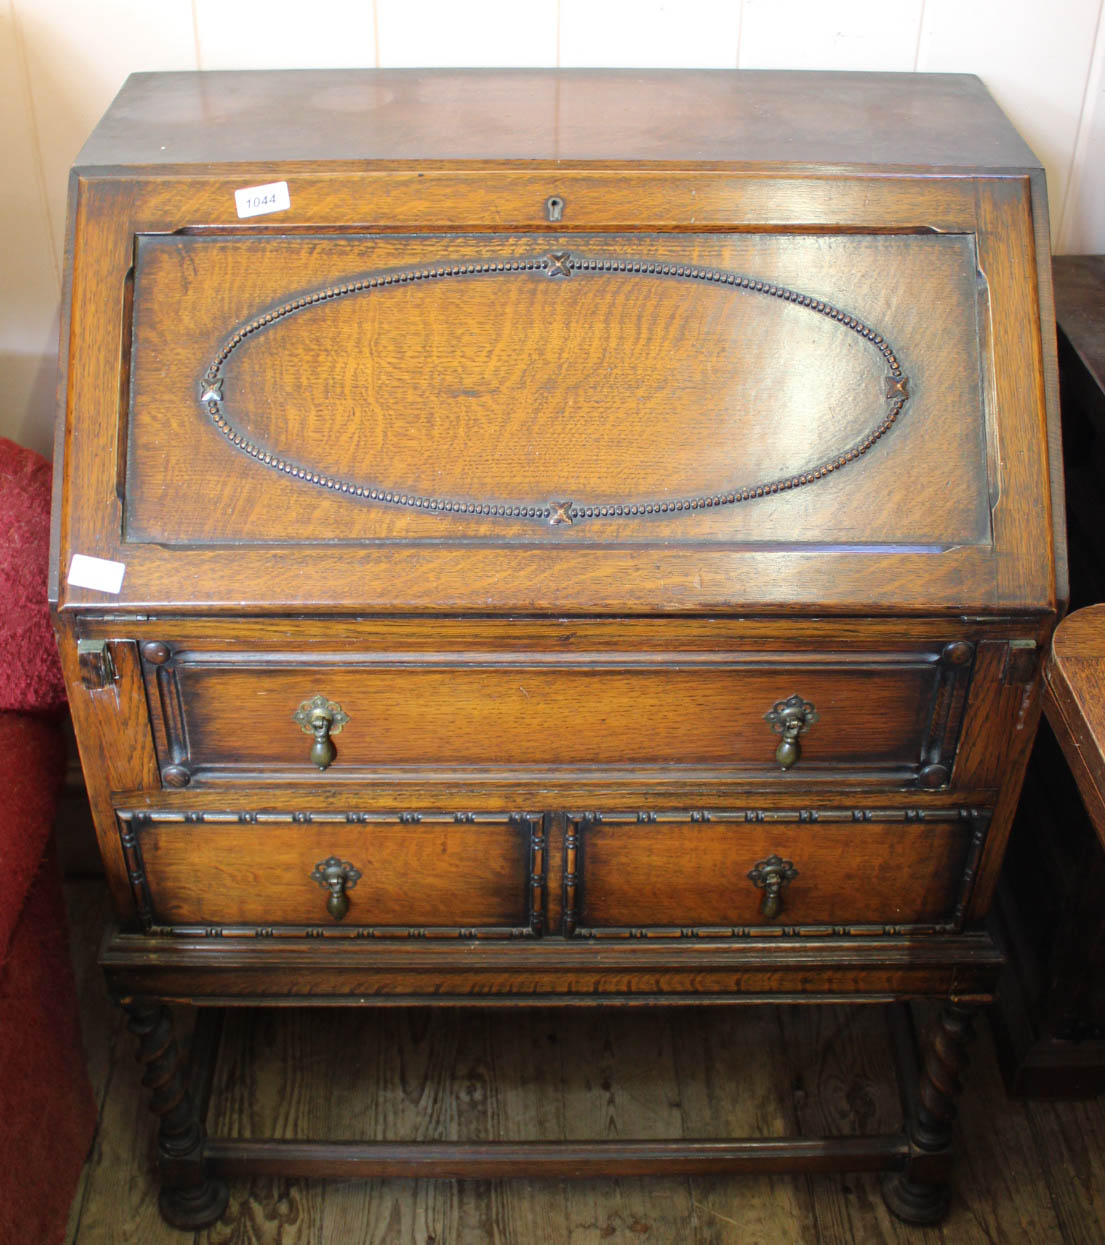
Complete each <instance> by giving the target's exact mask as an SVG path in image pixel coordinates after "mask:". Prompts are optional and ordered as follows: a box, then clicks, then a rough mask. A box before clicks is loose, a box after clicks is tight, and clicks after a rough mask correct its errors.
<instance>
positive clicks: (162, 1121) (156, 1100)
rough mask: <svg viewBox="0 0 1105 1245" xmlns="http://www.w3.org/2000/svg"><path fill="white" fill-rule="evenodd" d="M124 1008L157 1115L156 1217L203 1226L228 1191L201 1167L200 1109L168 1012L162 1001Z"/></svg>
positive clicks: (185, 1225)
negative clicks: (158, 1210) (158, 1189)
mask: <svg viewBox="0 0 1105 1245" xmlns="http://www.w3.org/2000/svg"><path fill="white" fill-rule="evenodd" d="M125 1010H126V1012H127V1016H128V1020H127V1027H128V1028H129V1029H130V1031H131V1032H132V1033H133V1034H134V1035H135V1036H136V1037H137V1038H138V1058H139V1060H140V1061H141V1062H142V1063H144V1064H145V1065H146V1072H145V1075H144V1076H143V1077H142V1084H143V1085H144V1086H145V1087H146V1088H147V1089H148V1090H149V1091H150V1110H151V1111H152V1112H153V1113H154V1115H156V1116H157V1118H158V1128H157V1159H158V1169H159V1172H160V1175H161V1181H162V1186H163V1187H162V1190H161V1194H160V1197H159V1199H158V1200H159V1205H160V1208H161V1214H162V1217H163V1218H164V1219H165V1221H166V1222H167V1223H170V1224H172V1225H173V1227H175V1228H193V1229H197V1228H206V1227H209V1226H210V1225H211V1224H213V1223H214V1222H215V1221H216V1220H217V1219H219V1218H220V1217H221V1216H222V1213H223V1211H224V1210H226V1203H227V1198H228V1191H227V1187H226V1184H225V1183H224V1182H223V1181H221V1180H213V1179H212V1178H211V1177H210V1176H208V1175H206V1174H205V1172H204V1166H203V1143H204V1139H205V1132H204V1127H203V1119H202V1115H201V1109H200V1105H199V1104H197V1103H196V1102H195V1101H194V1100H193V1097H192V1094H191V1093H190V1092H189V1088H188V1080H187V1076H186V1069H185V1065H184V1060H183V1058H182V1057H181V1053H180V1047H179V1046H178V1045H177V1041H176V1035H175V1034H174V1032H173V1018H172V1014H171V1012H170V1011H169V1009H168V1008H167V1007H162V1006H160V1005H156V1004H155V1005H149V1004H145V1003H131V1004H126V1005H125Z"/></svg>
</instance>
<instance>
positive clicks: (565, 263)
mask: <svg viewBox="0 0 1105 1245" xmlns="http://www.w3.org/2000/svg"><path fill="white" fill-rule="evenodd" d="M545 259H546V261H547V263H548V267H547V268H546V269H545V275H546V276H547V277H570V276H571V275H572V268H571V261H572V256H571V252H569V251H551V252H550V253H549V254H548V255H546V256H545Z"/></svg>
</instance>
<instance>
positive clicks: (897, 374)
mask: <svg viewBox="0 0 1105 1245" xmlns="http://www.w3.org/2000/svg"><path fill="white" fill-rule="evenodd" d="M527 272H528V273H533V274H535V275H540V274H543V275H545V276H546V277H548V278H550V279H553V280H561V281H562V280H566V279H568V278H570V277H572V276H574V275H576V274H592V275H599V274H604V273H619V274H623V275H626V276H645V277H660V278H674V279H676V280H685V281H699V282H703V283H705V284H708V285H718V286H728V287H730V288H732V289H734V290H739V291H743V292H746V293H750V294H758V295H761V296H763V297H767V298H775V299H780V300H781V301H783V302H787V303H792V304H794V305H795V306H798V307H802V308H804V309H807V310H809V311H812V312H814V313H816V314H817V315H822V316H825V317H827V318H828V319H830V320H833V321H835V322H836V323H838V324H840V325H841V326H842V327H843V328H846V329H848V330H850V331H851V332H853V333H855V334H856V335H857V336H858V337H859V338H860V339H861V340H863V341H865V342H867V343H868V344H869V345H870V346H872V347H873V348H874V349H875V350H877V351H878V352H879V354H880V355H881V356H882V359H883V362H884V363H885V365H886V369H887V376H886V392H885V395H884V396H885V400H886V401H887V402H888V403H889V407H888V408H887V409H886V410H885V413H884V414H883V416H882V418H881V419H880V420H879V421H878V422H877V423H876V424H875V426H874V427H872V428H870V429H869V430H868V431H867V432H866V433H865V434H864V435H863V436H862V437H860V438H859V439H858V440H856V441H854V442H853V443H852V444H850V445H848V446H846V447H845V448H844V449H842V450H840V451H838V452H837V453H835V454H832V455H830V456H829V457H828V458H825V459H823V460H821V461H819V462H817V463H815V464H813V465H812V466H810V467H807V468H806V469H805V470H804V471H800V472H797V473H794V474H792V475H785V476H781V477H778V478H776V479H773V480H765V481H762V482H758V483H754V484H747V485H741V486H739V487H735V488H732V489H728V490H725V491H722V492H716V493H704V494H691V495H688V496H685V497H677V498H668V499H663V500H656V499H654V500H642V501H622V502H613V503H606V504H588V503H587V502H580V501H574V500H549V501H548V502H545V503H525V502H488V501H473V500H461V499H456V498H449V497H437V496H432V495H428V494H419V493H413V492H404V491H401V490H396V489H388V488H385V487H383V486H380V485H371V484H358V483H357V482H356V481H353V480H346V479H342V478H340V477H338V476H334V475H328V474H327V473H325V472H321V471H312V470H311V469H310V468H309V467H304V466H302V465H301V464H299V463H294V462H291V461H290V460H288V459H286V458H282V457H281V456H280V455H278V454H275V453H273V452H272V451H270V450H266V449H265V448H264V446H262V445H258V444H257V442H256V441H254V440H252V439H251V438H250V437H248V436H246V435H245V434H244V433H242V432H240V431H239V430H238V429H237V428H236V427H235V426H234V424H233V422H232V421H231V420H230V418H228V416H227V413H226V410H225V402H226V397H225V395H224V393H223V385H224V381H225V366H226V363H227V361H228V360H229V359H230V358H231V356H232V355H233V354H234V352H235V351H236V350H237V349H238V348H239V347H240V346H241V345H242V343H243V342H245V341H246V340H247V339H248V338H249V337H251V336H252V335H253V334H254V333H257V332H258V331H260V330H261V329H265V328H268V327H269V326H270V325H272V324H275V323H277V322H279V321H280V320H282V319H284V318H285V317H287V316H290V315H294V314H295V313H296V312H299V311H303V310H305V309H306V308H310V307H313V306H317V305H318V304H319V303H324V302H329V301H331V300H334V299H338V298H347V297H349V296H350V295H355V294H363V293H367V292H369V291H371V290H378V289H385V288H388V287H391V286H402V285H410V284H417V283H419V282H433V281H441V280H445V279H449V278H452V279H458V278H459V279H464V278H469V277H487V276H503V275H508V274H511V273H527ZM199 400H200V404H201V406H202V407H203V409H204V410H205V411H206V412H207V415H208V416H209V417H210V419H211V422H212V424H213V425H214V427H215V428H216V429H217V430H218V431H219V433H221V434H222V436H223V437H225V438H226V440H227V441H228V442H229V443H230V444H231V445H232V446H234V447H235V449H237V450H239V451H241V452H242V453H243V454H247V455H248V456H249V457H250V458H253V459H254V460H256V461H257V462H258V463H260V464H262V465H263V466H265V467H269V468H271V469H272V470H274V471H278V472H281V473H283V474H284V475H287V476H290V477H292V478H293V479H297V480H302V481H304V482H305V483H307V484H312V485H315V486H317V487H318V488H322V489H326V490H328V491H330V492H333V493H338V494H342V495H344V496H348V497H353V498H357V499H360V500H364V501H368V502H374V503H380V504H383V505H388V506H399V507H402V508H405V509H408V510H421V511H424V512H426V513H430V514H449V515H467V516H474V517H483V518H496V519H525V520H535V521H538V522H543V523H545V524H548V525H549V526H551V527H559V526H561V525H570V524H573V523H576V522H579V521H581V520H593V519H618V518H638V517H651V516H659V517H670V516H672V515H674V514H681V513H685V512H687V511H695V510H707V509H713V508H716V507H721V506H733V505H737V504H739V503H741V502H746V501H753V500H755V499H756V498H760V497H767V496H771V495H773V494H777V493H784V492H788V491H791V490H793V489H797V488H802V487H804V486H806V485H809V484H813V483H815V482H816V481H817V480H821V479H823V478H824V477H825V476H828V475H831V474H832V473H833V472H836V471H840V470H841V469H843V468H844V467H847V466H849V465H850V464H851V463H854V462H856V461H857V460H858V459H859V458H861V457H862V456H863V455H864V454H866V453H867V451H868V450H869V449H870V448H871V447H872V446H873V445H874V444H875V443H876V442H877V441H879V440H881V439H882V438H883V437H884V436H885V435H886V434H887V433H888V432H889V431H890V429H891V428H893V426H894V424H895V423H896V422H897V420H898V416H899V415H900V414H901V412H902V409H903V408H904V406H905V404H906V402H907V401H908V400H909V378H908V377H907V376H906V375H905V374H904V373H903V372H902V368H901V364H900V362H899V360H898V355H897V352H896V351H895V350H894V348H893V347H892V346H891V345H890V343H889V342H888V341H887V340H886V338H885V337H884V336H883V335H882V334H880V333H877V332H876V331H875V330H874V329H873V328H871V327H870V325H867V324H865V323H864V322H863V321H862V320H859V319H857V318H856V317H855V316H853V315H850V314H849V313H848V312H846V311H842V310H841V309H840V308H839V307H834V306H833V305H832V304H831V303H827V302H825V301H824V300H823V299H818V298H814V297H813V296H812V295H810V294H802V293H800V292H799V291H797V290H792V289H789V288H788V287H786V286H782V285H776V284H774V283H772V282H770V281H762V280H757V279H756V278H754V277H748V276H743V275H741V274H740V273H735V272H728V271H727V270H725V269H722V268H703V267H700V266H698V265H695V264H676V263H670V262H666V261H659V260H646V259H618V258H601V259H600V258H592V257H588V256H582V255H574V254H572V253H571V252H569V251H553V252H550V253H549V254H547V255H544V256H540V257H526V258H519V259H487V260H470V261H467V262H464V263H455V264H430V265H426V266H422V267H415V268H407V269H401V270H397V271H388V272H378V273H372V274H369V275H366V276H363V277H358V278H356V279H354V280H351V281H348V282H345V283H344V284H340V285H334V286H327V287H326V288H324V289H321V290H316V291H314V292H312V293H309V294H303V295H300V296H299V297H297V298H294V299H291V300H289V301H288V302H286V303H283V304H282V305H281V306H279V307H277V308H276V309H275V310H273V311H268V312H265V313H264V314H263V315H260V316H257V317H256V318H254V319H252V320H249V321H247V322H246V323H245V324H242V325H240V326H239V327H238V328H236V329H235V330H234V332H233V333H232V334H231V335H230V337H229V338H228V339H227V340H226V342H225V344H224V345H223V346H222V348H221V349H220V350H219V352H218V353H217V354H216V355H215V357H214V358H213V359H212V360H211V362H210V364H209V365H208V367H207V370H206V371H205V372H204V374H203V378H202V380H201V381H200V387H199Z"/></svg>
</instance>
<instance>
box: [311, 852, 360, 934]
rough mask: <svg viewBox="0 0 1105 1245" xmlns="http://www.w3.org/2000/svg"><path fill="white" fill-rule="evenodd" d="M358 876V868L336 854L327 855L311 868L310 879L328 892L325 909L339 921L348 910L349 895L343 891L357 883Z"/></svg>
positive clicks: (350, 888) (348, 889) (349, 889)
mask: <svg viewBox="0 0 1105 1245" xmlns="http://www.w3.org/2000/svg"><path fill="white" fill-rule="evenodd" d="M360 876H361V871H360V869H356V868H354V866H353V865H351V864H350V863H349V861H348V860H339V859H338V857H337V856H327V858H326V859H325V860H320V861H319V862H318V864H317V865H315V867H314V869H312V870H311V881H312V882H317V883H318V884H319V886H323V887H325V888H326V889H327V890H328V891H329V892H330V896H329V898H328V899H327V900H326V911H327V912H329V913H330V915H331V916H332V917H333V918H334V920H335V921H340V920H341V919H342V917H343V916H345V914H346V913H347V912H348V911H349V896H348V895H347V894H346V893H345V892H346V891H351V890H352V889H353V887H354V886H356V885H357V882H358V880H359V879H360Z"/></svg>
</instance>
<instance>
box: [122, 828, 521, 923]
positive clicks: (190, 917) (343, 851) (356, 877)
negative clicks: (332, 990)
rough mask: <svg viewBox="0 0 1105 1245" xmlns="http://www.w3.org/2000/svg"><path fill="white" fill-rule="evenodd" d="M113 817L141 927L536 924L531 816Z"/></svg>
mask: <svg viewBox="0 0 1105 1245" xmlns="http://www.w3.org/2000/svg"><path fill="white" fill-rule="evenodd" d="M119 824H120V833H121V836H122V843H123V850H124V854H125V856H126V859H127V865H128V868H129V870H130V877H131V884H132V888H133V891H134V896H135V903H136V907H137V910H138V915H139V919H140V920H141V922H142V923H143V925H145V926H146V927H147V928H150V927H165V926H169V927H175V928H182V927H183V928H188V929H191V930H196V929H199V928H207V927H219V930H220V932H221V933H223V934H225V933H226V932H228V928H229V929H230V930H233V929H235V928H237V929H240V930H243V931H245V932H249V933H256V932H257V931H258V930H260V931H262V932H268V933H277V934H279V933H282V932H283V933H297V932H298V933H316V934H342V933H346V934H349V935H352V936H356V937H363V936H373V935H378V936H389V935H393V936H401V937H419V936H423V937H432V936H434V935H435V934H437V935H440V936H443V937H449V936H458V935H461V934H464V935H473V936H476V935H483V936H499V937H526V936H534V935H537V934H540V933H541V929H542V924H543V920H544V910H545V875H546V860H545V845H544V826H543V822H542V819H541V818H539V817H536V818H530V817H525V816H514V817H508V816H506V815H495V816H492V815H478V814H455V815H450V816H443V815H439V816H435V815H433V814H426V815H422V814H410V815H408V816H404V817H400V818H396V817H394V816H387V815H377V814H369V813H362V814H355V813H351V814H332V815H328V814H318V813H316V814H278V813H271V814H268V813H256V814H252V813H251V814H243V815H241V816H239V815H238V814H211V813H203V814H196V813H184V814H174V813H155V814H146V813H133V814H121V815H120V821H119Z"/></svg>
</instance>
